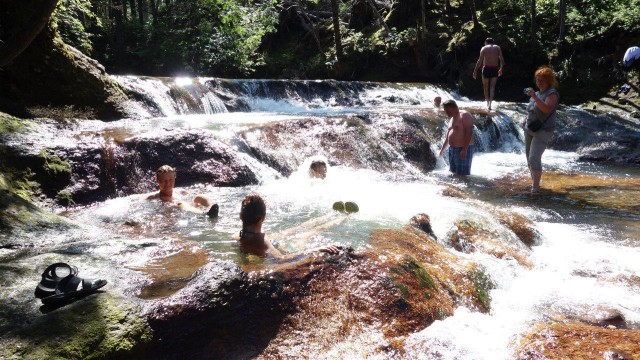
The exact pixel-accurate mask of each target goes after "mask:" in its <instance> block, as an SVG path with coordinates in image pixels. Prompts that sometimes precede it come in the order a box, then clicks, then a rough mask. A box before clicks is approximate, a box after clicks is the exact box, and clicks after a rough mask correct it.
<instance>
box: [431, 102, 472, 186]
mask: <svg viewBox="0 0 640 360" xmlns="http://www.w3.org/2000/svg"><path fill="white" fill-rule="evenodd" d="M442 105H443V107H444V112H445V113H446V114H447V116H449V117H451V119H450V120H449V129H448V130H447V137H446V139H445V140H444V144H443V145H442V149H440V154H439V156H442V154H443V153H444V150H445V149H446V148H447V146H449V171H451V172H452V173H454V174H457V175H469V174H470V173H471V161H472V160H473V120H474V119H473V116H472V115H471V114H470V113H469V112H467V111H460V110H459V109H458V104H456V102H455V101H453V100H447V101H445V102H444V103H443V104H442Z"/></svg>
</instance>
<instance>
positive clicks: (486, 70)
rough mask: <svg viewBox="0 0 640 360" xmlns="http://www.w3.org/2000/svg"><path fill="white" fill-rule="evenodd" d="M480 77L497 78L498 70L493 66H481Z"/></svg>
mask: <svg viewBox="0 0 640 360" xmlns="http://www.w3.org/2000/svg"><path fill="white" fill-rule="evenodd" d="M482 77H485V78H494V77H498V68H497V67H494V66H483V67H482Z"/></svg>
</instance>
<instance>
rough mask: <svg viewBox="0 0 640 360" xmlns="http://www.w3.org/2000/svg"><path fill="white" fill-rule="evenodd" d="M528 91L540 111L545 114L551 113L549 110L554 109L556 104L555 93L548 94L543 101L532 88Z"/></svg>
mask: <svg viewBox="0 0 640 360" xmlns="http://www.w3.org/2000/svg"><path fill="white" fill-rule="evenodd" d="M529 93H530V96H531V98H532V99H533V101H534V102H535V103H536V106H537V107H538V109H540V111H542V113H543V114H545V115H547V114H551V112H552V111H553V110H555V108H556V106H558V94H557V93H553V94H549V96H547V98H546V99H545V100H544V101H542V100H541V99H540V98H539V97H538V95H536V93H535V92H534V91H533V90H529Z"/></svg>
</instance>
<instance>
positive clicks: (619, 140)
mask: <svg viewBox="0 0 640 360" xmlns="http://www.w3.org/2000/svg"><path fill="white" fill-rule="evenodd" d="M638 143H640V124H639V123H638V122H637V121H636V122H633V121H629V120H627V119H624V118H622V117H620V116H617V115H605V114H601V115H598V114H591V113H587V112H581V113H580V114H579V116H578V115H577V114H574V113H571V112H568V111H561V112H558V120H557V125H556V130H555V132H554V136H553V140H552V141H551V145H550V147H551V148H553V149H555V150H562V151H574V152H577V153H578V154H579V155H580V159H581V160H588V161H609V162H617V163H631V164H640V148H638V146H637V144H638Z"/></svg>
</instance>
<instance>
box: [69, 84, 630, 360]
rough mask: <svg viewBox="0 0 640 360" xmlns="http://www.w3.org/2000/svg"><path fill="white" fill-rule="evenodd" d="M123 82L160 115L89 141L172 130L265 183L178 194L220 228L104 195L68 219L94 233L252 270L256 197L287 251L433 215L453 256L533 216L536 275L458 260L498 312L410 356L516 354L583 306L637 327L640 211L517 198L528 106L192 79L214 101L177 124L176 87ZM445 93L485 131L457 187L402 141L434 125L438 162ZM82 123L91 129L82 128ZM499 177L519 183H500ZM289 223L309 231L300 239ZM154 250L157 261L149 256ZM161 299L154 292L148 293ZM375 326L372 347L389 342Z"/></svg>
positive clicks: (350, 239) (464, 313) (548, 159)
mask: <svg viewBox="0 0 640 360" xmlns="http://www.w3.org/2000/svg"><path fill="white" fill-rule="evenodd" d="M119 81H121V82H122V83H123V84H126V86H128V87H129V88H134V87H135V88H136V89H137V91H138V92H140V93H144V94H146V95H144V96H143V98H144V99H145V101H153V102H155V105H153V106H154V107H155V108H158V109H161V112H162V114H163V115H164V116H163V117H160V118H155V119H152V120H144V121H139V122H132V121H128V120H121V121H116V122H112V123H109V124H108V125H105V126H104V127H103V128H101V129H96V128H95V125H93V126H94V127H93V131H97V132H100V133H102V134H105V133H107V132H108V131H113V132H119V133H127V134H130V135H131V136H133V135H137V136H141V135H145V136H150V135H149V134H151V135H153V134H162V131H166V129H171V131H172V132H171V133H170V135H168V136H167V137H174V136H175V134H176V133H180V132H183V131H184V132H187V131H192V132H195V133H196V134H201V133H207V134H210V135H211V138H214V139H215V140H216V141H219V142H220V143H221V144H223V145H224V146H225V151H228V152H231V153H234V154H236V155H237V157H238V159H239V160H238V162H239V163H242V164H244V165H245V166H246V167H247V168H248V169H250V171H251V172H253V173H256V174H259V176H257V178H258V182H257V183H255V184H253V185H248V186H240V187H217V186H213V185H211V184H208V183H200V184H196V185H191V186H185V187H183V188H182V189H181V190H185V192H186V193H188V194H183V193H182V192H177V195H176V196H177V197H179V198H181V199H182V200H184V201H189V199H190V198H191V197H192V196H193V195H194V194H198V193H204V194H206V195H208V196H209V197H211V198H212V199H213V200H214V201H215V202H216V203H218V204H219V206H220V216H219V218H218V220H217V221H215V222H211V221H209V220H208V219H206V218H205V217H203V216H200V215H194V214H192V213H185V212H179V211H175V210H173V209H171V208H166V207H162V206H161V205H160V204H159V202H156V201H143V198H144V195H131V196H128V197H120V198H117V199H111V200H107V201H105V202H102V203H100V204H97V205H96V206H94V207H91V208H88V209H80V210H76V211H74V212H73V213H72V214H71V217H72V218H73V219H75V220H77V221H79V222H82V223H85V224H90V225H91V226H93V227H94V228H95V229H96V232H103V229H104V228H108V229H110V230H113V232H115V233H117V234H125V235H127V236H131V237H136V236H137V237H140V238H143V239H152V240H153V242H156V243H162V242H163V239H166V238H171V239H179V240H180V241H192V242H195V243H197V244H199V245H200V246H202V247H203V248H205V249H207V250H208V252H209V254H210V256H212V257H213V258H215V259H219V260H232V261H236V262H238V263H241V264H242V263H244V262H245V261H246V260H243V259H242V258H241V257H240V256H239V255H238V249H237V244H236V243H235V241H234V240H233V237H234V236H235V235H236V234H237V231H238V230H239V226H240V224H239V220H238V212H239V208H240V201H241V199H242V198H243V197H244V196H245V195H246V194H247V193H249V192H256V193H259V194H261V195H262V196H263V197H264V198H265V200H266V202H267V207H268V210H267V214H268V215H267V220H266V222H265V231H266V233H267V234H269V237H270V238H271V239H272V240H273V241H274V242H275V243H276V244H277V246H279V247H280V248H281V249H284V250H287V251H301V250H308V249H311V248H314V247H316V246H319V245H326V244H328V243H334V242H337V243H340V244H343V245H347V246H350V247H353V248H354V249H355V250H356V251H362V250H365V249H368V248H369V247H370V245H369V243H368V242H369V234H370V233H371V231H373V230H375V229H382V228H400V227H402V226H404V225H405V224H406V223H407V221H408V220H409V219H410V218H411V217H412V216H413V215H416V214H418V213H427V214H428V215H429V216H430V217H431V222H432V227H433V231H434V233H435V235H436V236H437V238H438V241H439V242H440V243H441V244H442V245H444V246H446V247H448V248H451V247H452V244H451V238H452V237H451V234H452V231H453V229H454V227H455V226H456V225H455V224H457V222H458V221H460V220H465V221H473V222H474V223H477V224H481V225H482V226H483V227H484V228H487V229H489V230H488V231H490V233H491V234H494V236H496V237H497V238H498V239H500V240H501V241H502V242H504V243H508V244H512V245H513V244H518V241H517V237H516V235H515V234H514V233H513V231H512V230H510V229H509V228H507V227H506V226H505V225H504V224H502V223H501V222H500V221H498V220H496V218H495V216H494V214H493V213H492V212H491V211H489V210H488V209H487V208H488V206H496V207H500V208H501V209H503V210H505V211H506V212H509V213H516V214H521V215H524V216H525V217H528V218H530V219H533V220H534V221H536V229H537V230H538V231H539V232H540V234H541V235H542V236H541V241H540V243H539V244H537V245H536V246H533V247H532V249H531V250H528V249H526V248H525V247H524V246H523V245H521V244H520V245H519V247H518V246H515V245H514V247H515V248H516V249H518V250H519V251H522V252H524V253H528V252H529V251H530V261H531V263H532V266H531V267H530V268H528V267H526V266H523V265H522V264H520V263H518V262H517V261H514V259H510V258H509V256H505V257H504V258H498V257H495V256H491V255H488V254H487V253H484V252H480V251H478V252H468V253H464V252H461V253H460V254H461V256H463V257H466V258H469V259H472V260H473V261H475V262H477V263H479V264H481V265H482V267H483V268H485V269H486V271H487V273H488V274H489V276H490V277H491V279H492V281H493V282H494V283H495V288H494V289H493V290H492V291H491V293H490V296H491V299H492V300H491V311H490V312H489V313H487V314H482V313H478V312H475V311H474V310H471V309H470V308H468V307H466V306H460V307H459V308H458V309H457V310H456V311H455V313H454V315H453V316H451V317H449V318H446V319H442V320H437V321H435V322H434V323H433V324H432V325H431V326H429V327H427V328H425V329H423V330H421V331H418V332H416V333H414V334H412V335H410V336H409V337H408V338H407V340H406V341H405V342H404V345H402V346H403V351H404V354H406V355H405V356H404V357H406V358H425V359H511V358H513V357H514V352H515V351H516V350H517V346H518V342H519V341H520V339H521V337H522V336H523V334H524V333H526V332H527V331H528V329H529V327H530V326H531V325H532V324H533V323H536V322H538V321H544V320H545V319H547V318H552V317H557V316H568V315H567V314H570V313H572V312H575V311H576V309H581V308H584V307H597V306H601V307H605V308H615V309H616V310H618V311H620V312H621V313H622V315H624V318H625V319H626V322H627V324H628V326H629V327H632V328H638V327H640V303H639V302H638V301H637V299H638V288H637V286H634V285H630V284H629V282H625V281H616V279H620V278H622V279H628V278H633V277H634V276H636V277H637V274H639V273H640V265H639V264H640V263H638V262H637V258H638V257H639V256H640V251H639V249H640V242H639V239H638V230H639V229H638V227H637V225H629V221H635V222H636V223H637V220H638V216H639V213H638V211H637V210H634V209H636V208H634V207H633V205H631V206H627V207H624V206H621V207H620V206H619V207H613V208H607V209H606V210H603V205H601V204H602V202H598V201H600V200H601V199H600V198H597V197H598V196H599V195H598V194H597V193H596V194H592V193H588V194H584V193H583V192H584V191H585V190H584V188H585V187H584V186H576V187H575V189H574V188H569V189H567V188H564V187H561V186H565V185H566V184H559V185H553V186H558V187H559V189H561V190H558V191H557V192H556V193H555V194H554V195H549V197H548V198H546V199H545V198H542V199H536V198H531V197H530V196H528V195H527V194H517V193H515V194H514V193H509V192H508V191H512V190H511V188H510V186H511V185H512V183H511V182H516V181H517V178H518V176H519V177H521V178H522V177H524V178H525V179H526V177H527V172H528V170H527V167H526V161H525V159H524V155H522V140H521V139H522V133H521V130H520V129H519V127H518V125H517V124H518V123H520V121H521V120H522V118H523V116H524V111H523V107H522V106H521V105H518V104H498V105H499V110H498V111H497V112H496V113H495V114H487V113H486V112H484V111H482V110H480V108H481V107H482V105H483V104H482V102H472V101H468V100H467V99H463V98H459V97H456V96H455V95H453V94H450V93H447V92H446V91H444V90H442V89H440V88H437V87H432V86H428V85H403V84H375V83H338V82H315V81H305V82H293V81H276V80H271V81H266V80H220V79H200V80H196V81H195V82H196V83H197V84H199V85H197V86H196V85H193V82H190V83H185V84H186V85H184V84H183V85H181V86H183V88H185V89H188V90H189V91H190V92H189V94H195V93H197V94H198V95H197V96H200V97H197V96H196V97H195V98H197V99H199V100H200V99H201V100H202V102H201V103H202V106H201V107H200V109H201V110H200V114H197V115H184V114H186V113H187V111H185V110H180V114H183V115H178V111H177V110H176V109H180V106H178V105H176V104H178V100H176V98H170V96H175V94H177V93H179V92H178V91H175V90H173V91H170V90H169V87H168V86H167V85H166V84H168V83H174V82H175V81H174V80H163V81H159V80H154V79H138V78H130V77H121V78H119ZM140 84H145V85H140ZM200 85H202V88H201V87H200ZM193 89H198V90H197V92H193V91H195V90H193ZM180 96H186V95H185V94H184V93H183V94H182V95H180ZM189 96H192V95H189ZM435 96H441V97H443V99H446V98H455V99H456V101H457V102H458V104H459V106H460V108H462V109H471V110H472V112H473V113H475V114H476V118H478V120H479V121H478V124H477V126H476V137H475V140H476V143H477V147H478V149H479V152H478V153H477V154H476V156H475V157H474V162H473V167H472V170H471V172H472V176H470V177H468V178H465V179H457V178H451V177H450V176H449V175H448V174H447V168H446V166H445V163H444V161H442V160H438V159H434V160H433V161H434V164H435V167H436V169H435V170H434V171H431V172H425V171H424V170H423V169H424V168H421V167H420V166H419V164H416V161H409V160H408V158H409V157H411V156H413V157H414V158H419V156H417V155H415V154H414V152H416V151H417V150H416V149H415V148H412V147H411V146H409V145H411V144H409V145H407V144H406V143H402V139H403V137H404V136H405V135H406V133H405V132H402V131H403V129H406V127H407V126H413V128H411V129H425V130H424V132H425V133H426V135H425V136H426V137H428V136H432V137H433V138H434V139H436V140H434V141H431V142H428V141H425V144H426V145H425V147H426V148H427V149H426V150H424V149H423V150H424V151H425V153H428V154H427V155H431V156H435V155H434V153H436V152H437V151H438V150H439V147H440V146H441V144H442V136H443V134H444V130H445V129H446V128H445V121H446V117H445V115H444V114H443V113H442V112H441V111H439V110H438V109H434V108H433V106H432V100H433V97H435ZM238 104H242V106H240V105H238ZM196 108H197V107H191V108H190V110H189V111H193V110H194V109H196ZM227 110H236V111H235V112H230V113H226V111H227ZM237 110H244V111H237ZM172 111H173V112H172ZM407 119H409V120H407ZM78 126H79V128H78V132H79V133H81V132H82V131H83V129H82V125H78ZM163 129H165V130H163ZM115 130H118V131H115ZM84 131H88V130H84ZM412 131H413V130H412ZM416 131H417V130H416ZM429 132H433V133H429ZM159 136H161V135H159ZM159 141H161V140H159ZM411 141H414V140H410V141H409V142H411ZM424 156H426V155H424V154H423V157H424ZM178 158H179V157H178ZM315 158H322V159H326V161H327V162H328V165H329V166H328V175H327V178H326V179H325V180H318V179H310V178H309V177H308V175H307V172H308V167H309V164H310V162H311V160H312V159H315ZM426 158H428V156H426ZM140 161H142V157H139V158H136V167H140V166H144V164H140ZM180 161H184V162H188V161H190V160H189V159H185V160H180ZM424 161H426V160H424ZM543 163H544V164H545V171H548V172H547V174H548V175H547V176H548V178H543V182H544V181H553V180H552V178H553V176H555V175H553V174H570V175H569V176H573V175H572V174H582V175H584V176H585V177H587V178H588V179H592V180H593V181H596V180H594V179H600V177H602V174H603V173H610V174H613V173H612V172H611V169H610V168H609V167H607V166H606V165H597V166H596V165H589V164H582V163H579V162H577V155H576V154H573V153H566V152H559V151H553V150H549V151H547V152H546V153H545V156H544V157H543ZM172 165H177V164H172ZM549 174H551V175H549ZM139 175H140V174H138V176H139ZM177 176H178V180H180V179H181V177H183V178H184V177H188V176H189V175H188V174H181V173H180V172H179V173H178V175H177ZM510 176H514V177H516V180H513V181H512V180H511V178H510ZM558 176H560V175H558ZM610 176H616V181H618V179H622V180H619V181H626V182H628V183H630V185H629V186H631V189H633V187H634V186H637V184H638V179H639V178H640V171H638V170H637V169H633V168H631V169H624V172H623V173H616V174H615V175H610ZM550 178H551V179H550ZM502 179H506V180H502ZM500 181H503V183H504V182H506V183H508V186H506V185H505V186H502V185H500V184H502V183H500ZM598 181H599V180H598ZM451 185H453V186H456V187H459V188H462V189H465V191H466V192H467V193H468V194H470V195H471V196H472V197H474V198H476V199H478V200H474V199H461V198H455V197H449V196H444V195H442V192H443V190H444V189H446V188H447V187H449V186H451ZM501 186H502V188H501ZM585 186H591V185H585ZM638 190H639V191H640V189H638ZM581 191H582V192H581ZM505 194H506V195H505ZM594 197H595V199H594ZM335 201H354V202H356V203H357V204H358V205H359V207H360V212H358V213H357V214H352V215H349V216H347V215H344V214H337V213H334V212H333V211H332V210H331V204H332V203H333V202H335ZM585 204H586V205H585ZM628 209H631V210H628ZM319 219H322V223H320V222H319ZM310 224H311V225H310ZM629 226H631V228H629ZM633 226H635V227H633ZM291 228H297V229H298V231H297V233H292V232H291V231H290V229H291ZM318 229H321V230H318ZM95 236H96V237H98V235H97V234H96V235H95ZM100 236H105V235H104V234H102V235H100ZM119 236H120V235H119ZM148 241H151V240H148ZM167 251H169V250H167ZM122 252H125V250H122ZM157 253H161V251H157ZM157 253H152V252H149V257H150V258H152V257H153V256H157ZM164 255H166V253H165V254H164ZM107 256H108V255H107ZM145 260H147V261H151V259H143V258H136V259H132V258H128V257H127V256H125V255H122V256H120V258H119V260H118V261H120V262H122V263H123V264H125V265H126V266H129V267H141V268H143V267H144V266H145ZM254 261H255V259H254ZM169 270H170V269H169ZM584 274H588V275H587V276H585V275H584ZM161 293H162V292H161ZM162 295H166V293H162ZM154 296H155V297H157V296H158V295H157V294H156V295H153V294H152V295H151V296H150V297H154ZM371 331H372V333H371V334H370V336H369V338H372V339H376V338H381V337H382V336H381V335H380V334H378V333H375V330H371ZM338 342H339V341H338ZM357 345H358V344H354V345H353V346H352V347H350V346H344V347H343V348H340V349H341V350H340V351H337V352H338V353H339V354H341V355H342V356H344V357H354V356H355V357H357V356H358V355H357V354H359V352H358V349H357ZM360 354H361V353H360ZM309 356H312V355H309ZM319 356H322V355H319ZM325 356H326V355H325Z"/></svg>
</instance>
